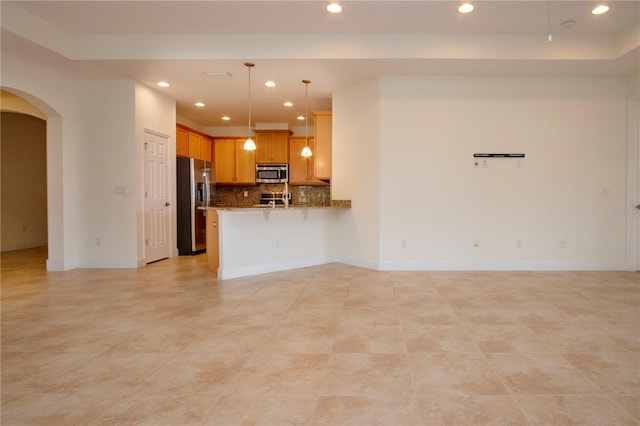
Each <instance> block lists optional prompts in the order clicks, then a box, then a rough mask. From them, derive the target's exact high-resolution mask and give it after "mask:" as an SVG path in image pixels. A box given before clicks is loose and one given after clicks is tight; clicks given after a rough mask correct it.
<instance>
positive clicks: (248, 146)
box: [244, 62, 256, 151]
mask: <svg viewBox="0 0 640 426" xmlns="http://www.w3.org/2000/svg"><path fill="white" fill-rule="evenodd" d="M244 65H245V66H246V67H247V69H248V70H249V128H248V129H247V130H248V135H249V136H248V137H247V140H246V141H244V150H245V151H255V150H256V143H255V142H254V141H253V139H251V68H253V67H254V66H255V65H254V64H253V63H251V62H245V63H244Z"/></svg>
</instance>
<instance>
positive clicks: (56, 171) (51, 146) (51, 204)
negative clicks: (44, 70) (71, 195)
mask: <svg viewBox="0 0 640 426" xmlns="http://www.w3.org/2000/svg"><path fill="white" fill-rule="evenodd" d="M0 89H1V90H2V92H3V93H6V95H7V98H5V99H3V102H2V105H3V110H5V109H7V110H9V111H11V105H13V106H14V107H15V108H13V109H14V112H15V109H18V108H21V109H23V110H22V111H18V112H22V113H26V114H30V115H35V116H38V115H37V113H38V112H39V113H40V114H41V118H43V119H45V120H46V138H45V144H46V211H47V213H46V227H47V231H46V233H47V238H46V241H47V261H46V267H47V270H49V271H62V270H65V269H70V267H69V265H66V264H65V256H64V254H65V241H64V216H63V208H62V206H63V198H62V185H63V173H62V117H61V116H60V114H58V113H57V112H56V111H55V110H54V109H53V108H51V107H50V106H49V105H48V104H47V103H45V102H43V101H42V100H40V99H38V98H37V97H35V96H33V95H30V94H29V93H26V92H23V91H21V90H18V89H15V88H11V87H5V86H3V87H0ZM9 96H13V99H10V98H9ZM5 100H6V101H7V102H5ZM25 172H28V170H27V171H25Z"/></svg>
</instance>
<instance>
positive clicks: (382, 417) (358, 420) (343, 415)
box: [313, 396, 422, 426]
mask: <svg viewBox="0 0 640 426" xmlns="http://www.w3.org/2000/svg"><path fill="white" fill-rule="evenodd" d="M313 424H314V425H327V426H329V425H331V426H335V425H341V426H348V425H352V426H361V425H389V426H392V425H419V424H422V420H421V418H420V414H419V412H418V408H417V405H416V402H415V400H414V399H413V397H408V396H407V397H402V396H401V397H393V396H390V397H384V398H382V397H375V396H321V397H320V398H319V399H318V405H317V408H316V411H315V416H314V419H313Z"/></svg>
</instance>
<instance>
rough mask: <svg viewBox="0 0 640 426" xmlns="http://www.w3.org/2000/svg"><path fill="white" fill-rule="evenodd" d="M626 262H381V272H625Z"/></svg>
mask: <svg viewBox="0 0 640 426" xmlns="http://www.w3.org/2000/svg"><path fill="white" fill-rule="evenodd" d="M626 269H627V265H626V263H625V262H454V261H451V262H448V261H442V262H410V261H408V262H403V261H398V262H393V261H391V262H380V267H379V270H380V271H624V270H626Z"/></svg>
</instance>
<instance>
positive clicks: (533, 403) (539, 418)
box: [516, 395, 638, 426]
mask: <svg viewBox="0 0 640 426" xmlns="http://www.w3.org/2000/svg"><path fill="white" fill-rule="evenodd" d="M516 400H517V401H518V404H519V406H520V408H521V409H522V410H523V411H524V413H525V414H526V416H527V418H528V419H529V421H530V422H531V424H532V425H549V426H551V425H567V426H570V425H575V426H596V425H597V426H605V425H620V426H624V425H629V426H631V425H635V426H637V424H638V422H637V421H636V420H634V419H633V417H631V415H630V414H629V413H627V412H625V411H624V410H623V409H622V408H620V407H619V406H618V405H616V404H615V403H614V402H613V401H611V399H609V398H608V397H607V396H605V395H551V396H518V397H516Z"/></svg>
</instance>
